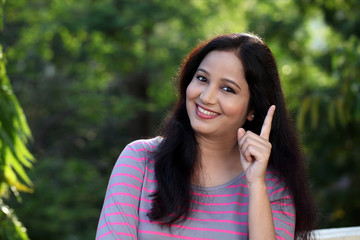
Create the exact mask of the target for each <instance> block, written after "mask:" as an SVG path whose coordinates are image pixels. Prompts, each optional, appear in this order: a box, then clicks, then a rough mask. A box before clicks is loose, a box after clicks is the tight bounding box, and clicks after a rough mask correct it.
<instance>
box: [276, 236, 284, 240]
mask: <svg viewBox="0 0 360 240" xmlns="http://www.w3.org/2000/svg"><path fill="white" fill-rule="evenodd" d="M276 238H277V239H279V240H286V239H285V238H283V237H280V236H276Z"/></svg>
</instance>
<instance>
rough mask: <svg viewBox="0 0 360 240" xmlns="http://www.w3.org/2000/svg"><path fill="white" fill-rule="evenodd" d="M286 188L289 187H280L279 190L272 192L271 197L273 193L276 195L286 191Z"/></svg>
mask: <svg viewBox="0 0 360 240" xmlns="http://www.w3.org/2000/svg"><path fill="white" fill-rule="evenodd" d="M286 189H287V188H280V189H278V190H276V191H274V192H272V193H270V195H269V197H270V196H272V195H274V194H275V193H278V192H282V191H284V190H286Z"/></svg>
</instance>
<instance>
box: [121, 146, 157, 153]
mask: <svg viewBox="0 0 360 240" xmlns="http://www.w3.org/2000/svg"><path fill="white" fill-rule="evenodd" d="M126 150H127V151H134V152H147V153H152V151H149V150H147V149H146V148H139V149H134V148H131V147H127V148H125V149H124V151H126Z"/></svg>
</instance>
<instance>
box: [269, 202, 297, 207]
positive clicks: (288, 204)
mask: <svg viewBox="0 0 360 240" xmlns="http://www.w3.org/2000/svg"><path fill="white" fill-rule="evenodd" d="M271 205H281V206H294V204H292V203H279V202H273V203H271Z"/></svg>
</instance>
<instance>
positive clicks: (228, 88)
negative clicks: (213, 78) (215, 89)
mask: <svg viewBox="0 0 360 240" xmlns="http://www.w3.org/2000/svg"><path fill="white" fill-rule="evenodd" d="M223 89H224V91H226V92H229V93H235V91H234V89H232V88H231V87H223Z"/></svg>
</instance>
